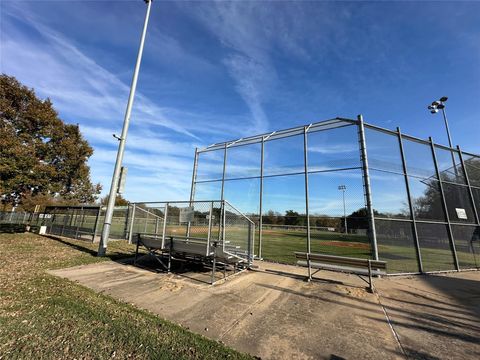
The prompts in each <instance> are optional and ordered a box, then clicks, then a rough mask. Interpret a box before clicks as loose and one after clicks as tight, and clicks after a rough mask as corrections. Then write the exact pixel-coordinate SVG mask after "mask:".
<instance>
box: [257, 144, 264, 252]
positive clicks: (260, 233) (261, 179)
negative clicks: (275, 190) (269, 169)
mask: <svg viewBox="0 0 480 360" xmlns="http://www.w3.org/2000/svg"><path fill="white" fill-rule="evenodd" d="M264 161H265V137H263V136H262V145H261V154H260V199H259V202H260V204H259V212H260V213H259V214H258V215H259V218H258V258H259V259H260V260H261V259H262V231H263V164H264Z"/></svg>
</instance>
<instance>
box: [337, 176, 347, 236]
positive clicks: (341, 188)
mask: <svg viewBox="0 0 480 360" xmlns="http://www.w3.org/2000/svg"><path fill="white" fill-rule="evenodd" d="M338 190H340V191H341V192H342V194H343V220H344V224H345V234H348V228H347V207H346V206H345V191H346V190H347V187H346V186H345V185H340V186H339V187H338Z"/></svg>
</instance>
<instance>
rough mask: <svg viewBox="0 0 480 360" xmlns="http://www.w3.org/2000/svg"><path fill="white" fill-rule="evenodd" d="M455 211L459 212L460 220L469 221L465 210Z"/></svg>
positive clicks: (457, 209)
mask: <svg viewBox="0 0 480 360" xmlns="http://www.w3.org/2000/svg"><path fill="white" fill-rule="evenodd" d="M455 211H456V212H457V216H458V218H459V219H464V220H467V219H468V216H467V212H466V211H465V209H459V208H455Z"/></svg>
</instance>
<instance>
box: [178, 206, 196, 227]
mask: <svg viewBox="0 0 480 360" xmlns="http://www.w3.org/2000/svg"><path fill="white" fill-rule="evenodd" d="M193 215H194V210H193V206H187V207H184V208H180V219H179V222H181V223H186V222H192V221H193Z"/></svg>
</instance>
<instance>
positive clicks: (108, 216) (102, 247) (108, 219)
mask: <svg viewBox="0 0 480 360" xmlns="http://www.w3.org/2000/svg"><path fill="white" fill-rule="evenodd" d="M143 1H145V3H146V4H147V13H146V14H145V21H144V23H143V31H142V36H141V38H140V47H139V49H138V55H137V62H136V64H135V70H134V71H133V78H132V85H131V87H130V95H129V96H128V102H127V109H126V110H125V117H124V119H123V128H122V135H121V136H120V137H117V139H118V141H119V143H118V151H117V159H116V161H115V169H114V171H113V176H112V184H111V185H110V193H109V196H108V204H107V210H106V212H105V221H104V223H103V231H102V237H101V238H100V244H99V245H98V253H97V256H104V255H105V253H106V251H107V243H108V238H109V237H110V227H111V225H112V217H113V209H114V207H115V199H116V197H117V192H118V183H119V180H120V171H121V169H122V161H123V154H124V152H125V142H126V140H127V133H128V126H129V124H130V115H131V113H132V106H133V100H134V98H135V90H136V89H137V80H138V73H139V71H140V63H141V62H142V54H143V46H144V44H145V36H146V34H147V26H148V20H149V18H150V9H151V7H152V1H153V0H143Z"/></svg>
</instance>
